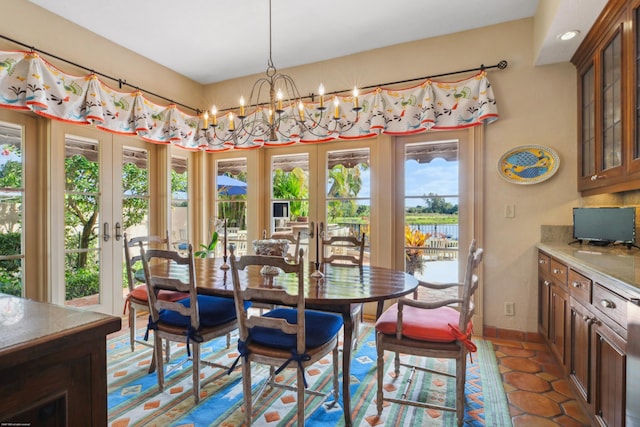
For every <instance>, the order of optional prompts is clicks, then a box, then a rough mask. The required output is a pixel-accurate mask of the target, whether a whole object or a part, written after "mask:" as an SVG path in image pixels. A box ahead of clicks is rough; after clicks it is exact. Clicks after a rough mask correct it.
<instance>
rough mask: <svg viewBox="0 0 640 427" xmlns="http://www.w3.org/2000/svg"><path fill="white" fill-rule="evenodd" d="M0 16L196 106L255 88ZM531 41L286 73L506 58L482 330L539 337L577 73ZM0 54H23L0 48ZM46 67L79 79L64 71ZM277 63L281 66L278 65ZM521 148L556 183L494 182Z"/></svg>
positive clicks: (37, 12)
mask: <svg viewBox="0 0 640 427" xmlns="http://www.w3.org/2000/svg"><path fill="white" fill-rule="evenodd" d="M2 9H3V15H4V16H10V17H11V19H5V20H3V25H2V29H1V30H0V34H3V35H5V36H8V37H12V38H15V39H17V40H20V41H22V42H25V43H29V44H32V45H33V46H35V47H37V48H39V49H42V50H46V51H50V52H52V53H55V54H56V55H59V56H62V57H65V58H67V59H70V60H73V61H76V62H78V63H80V64H82V65H86V66H90V67H93V68H95V69H96V70H98V71H101V72H104V73H107V74H112V75H114V76H115V77H120V78H122V79H126V80H127V81H128V82H130V83H135V84H138V85H139V86H141V87H143V88H145V89H148V90H151V91H154V92H157V93H159V94H161V95H163V96H166V97H168V98H172V99H174V100H176V101H178V102H183V103H186V104H188V105H193V106H194V107H201V108H206V107H209V106H211V105H212V104H213V103H216V104H217V106H218V108H225V107H229V106H235V105H237V104H238V99H239V96H240V94H244V95H245V96H247V94H248V93H249V91H250V89H251V85H252V83H253V81H255V76H253V77H251V78H245V79H237V80H233V81H228V82H224V83H220V84H215V85H210V86H207V87H205V88H203V87H202V86H200V85H198V84H197V83H194V82H192V81H190V80H189V79H186V78H184V77H182V76H179V75H178V74H176V73H174V72H173V71H171V70H169V69H166V68H164V67H161V66H158V65H157V64H154V63H152V62H151V61H149V60H147V59H145V58H141V57H138V56H136V55H135V54H133V53H132V52H130V51H128V50H126V49H123V48H121V47H119V46H117V45H114V44H112V43H110V42H107V41H105V40H102V39H100V38H99V37H97V36H95V35H92V34H90V33H88V32H87V31H85V30H83V29H81V28H80V27H77V26H75V25H73V24H71V23H69V22H67V21H65V20H63V19H61V18H58V17H55V16H53V15H51V14H49V13H48V12H46V11H44V10H42V9H40V8H39V7H37V6H34V5H32V4H31V3H29V2H27V1H24V0H4V1H3V4H2ZM533 32H534V30H533V20H532V19H525V20H519V21H514V22H510V23H506V24H500V25H495V26H491V27H486V28H483V29H479V30H472V31H466V32H461V33H457V34H453V35H448V36H444V37H438V38H433V39H427V40H421V41H416V42H411V43H406V44H402V45H399V46H394V47H390V48H384V49H378V50H374V51H369V52H364V53H360V54H356V55H352V56H349V57H345V58H339V59H335V60H331V61H326V62H322V63H319V64H313V65H308V66H304V67H296V68H293V69H289V70H286V72H287V74H290V75H291V76H292V77H293V78H294V79H295V80H296V82H297V84H298V85H299V88H300V89H301V91H302V93H308V92H317V86H318V84H319V83H320V82H323V83H324V85H325V87H326V89H327V91H334V90H339V89H350V88H353V86H354V85H357V86H359V87H362V86H366V85H371V84H377V83H384V82H389V81H397V80H403V79H410V78H416V77H421V76H426V75H431V74H438V73H445V72H449V71H453V70H458V69H466V68H472V67H476V66H479V65H480V64H486V65H493V64H496V63H497V62H498V61H500V60H503V59H505V60H507V61H508V62H509V67H508V68H507V69H506V70H503V71H498V70H490V72H489V79H490V81H491V82H492V84H493V88H494V92H495V95H496V98H497V101H498V106H499V111H500V119H499V120H498V121H497V122H495V123H493V124H491V125H489V126H487V127H486V130H485V152H484V154H483V158H482V162H483V165H484V166H483V170H482V173H481V176H482V179H483V181H484V188H485V193H484V195H483V198H484V199H483V201H484V206H485V212H484V221H485V223H484V225H483V226H484V236H485V240H484V242H483V246H484V248H485V249H486V257H485V263H484V287H485V288H484V319H485V325H488V326H493V327H498V328H504V329H513V330H522V331H535V330H536V316H537V287H536V285H537V283H536V271H537V270H536V262H535V261H536V250H535V244H536V242H538V241H539V238H540V226H541V225H543V224H549V225H554V224H555V225H566V224H570V223H571V209H570V208H571V207H572V206H577V205H578V201H579V194H578V193H577V191H576V174H577V172H576V85H577V83H576V72H575V69H574V67H573V66H572V65H571V64H569V63H561V64H556V65H548V66H544V67H534V66H533V65H532V64H533V52H534V47H533ZM53 33H55V37H53V36H52V34H53ZM0 49H3V50H14V49H22V48H20V47H16V46H15V45H13V44H12V43H9V42H6V41H4V40H0ZM266 55H267V52H265V63H266V59H267V58H266ZM52 62H53V63H54V65H57V66H59V67H60V68H61V69H63V70H65V71H67V72H75V71H74V70H73V69H72V68H71V67H70V66H68V65H65V64H60V63H56V62H55V61H52ZM274 62H275V65H276V66H277V58H274ZM78 74H85V72H84V71H80V72H78ZM453 79H456V77H454V78H453ZM114 86H115V85H114ZM524 144H541V145H546V146H549V147H552V148H554V149H555V150H556V151H557V152H558V154H559V156H560V159H561V166H560V169H559V171H558V173H557V174H556V175H555V176H554V177H553V178H552V179H550V180H549V181H546V182H544V183H541V184H537V185H530V186H523V185H514V184H511V183H508V182H506V181H504V180H502V179H501V178H500V176H499V175H498V173H497V171H496V165H497V162H498V159H499V158H500V156H501V155H502V154H503V153H504V152H505V151H507V150H509V149H511V148H513V147H516V146H519V145H524ZM382 167H384V168H387V170H383V171H381V172H382V173H383V175H384V176H392V175H393V171H391V170H390V169H391V164H388V165H383V166H382ZM381 197H382V204H381V205H382V206H390V205H391V202H392V199H391V194H384V195H381ZM385 199H386V200H385ZM505 204H513V205H515V213H516V215H515V218H513V219H506V218H504V206H505ZM505 301H512V302H515V312H516V315H515V316H514V317H506V316H504V315H503V304H504V302H505Z"/></svg>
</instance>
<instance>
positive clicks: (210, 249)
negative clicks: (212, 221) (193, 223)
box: [193, 231, 218, 258]
mask: <svg viewBox="0 0 640 427" xmlns="http://www.w3.org/2000/svg"><path fill="white" fill-rule="evenodd" d="M216 246H218V232H217V231H214V232H213V234H212V235H211V241H210V242H209V244H208V245H200V247H201V248H202V250H199V251H196V253H195V254H193V255H194V256H195V257H196V258H206V257H207V256H209V255H210V254H215V252H216Z"/></svg>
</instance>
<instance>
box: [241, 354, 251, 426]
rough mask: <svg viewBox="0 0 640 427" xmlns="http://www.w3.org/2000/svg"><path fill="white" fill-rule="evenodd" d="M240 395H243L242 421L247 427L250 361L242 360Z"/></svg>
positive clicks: (249, 420)
mask: <svg viewBox="0 0 640 427" xmlns="http://www.w3.org/2000/svg"><path fill="white" fill-rule="evenodd" d="M242 394H243V395H244V419H245V425H246V426H247V427H249V426H251V418H252V416H251V415H252V414H251V411H252V409H251V398H252V396H251V361H249V360H242Z"/></svg>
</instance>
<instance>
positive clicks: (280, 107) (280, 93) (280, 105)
mask: <svg viewBox="0 0 640 427" xmlns="http://www.w3.org/2000/svg"><path fill="white" fill-rule="evenodd" d="M276 97H277V98H278V108H277V109H276V111H282V91H281V90H280V89H278V94H277V95H276Z"/></svg>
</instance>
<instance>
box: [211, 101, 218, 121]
mask: <svg viewBox="0 0 640 427" xmlns="http://www.w3.org/2000/svg"><path fill="white" fill-rule="evenodd" d="M217 114H218V109H217V108H216V106H215V105H214V106H213V107H211V121H212V122H213V123H212V124H213V125H214V126H217V125H218V118H217V117H216V115H217Z"/></svg>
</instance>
